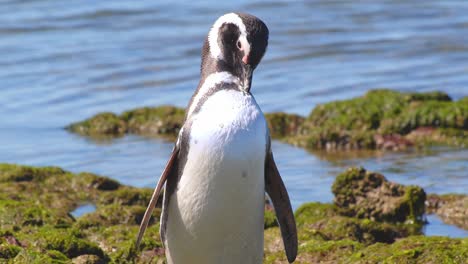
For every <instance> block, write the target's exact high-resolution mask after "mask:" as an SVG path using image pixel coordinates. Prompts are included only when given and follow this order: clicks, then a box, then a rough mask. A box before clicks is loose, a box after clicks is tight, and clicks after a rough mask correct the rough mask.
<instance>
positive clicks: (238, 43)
mask: <svg viewBox="0 0 468 264" xmlns="http://www.w3.org/2000/svg"><path fill="white" fill-rule="evenodd" d="M236 46H237V48H238V49H242V44H241V42H240V40H238V41H237V43H236Z"/></svg>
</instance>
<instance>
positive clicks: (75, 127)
mask: <svg viewBox="0 0 468 264" xmlns="http://www.w3.org/2000/svg"><path fill="white" fill-rule="evenodd" d="M67 129H69V130H70V131H73V132H75V133H78V134H81V135H87V136H98V135H104V136H105V135H122V134H124V133H125V132H126V131H127V124H126V123H125V121H123V120H122V119H121V118H120V117H119V116H117V115H116V114H114V113H100V114H97V115H95V116H93V117H92V118H90V119H87V120H84V121H82V122H78V123H74V124H71V125H69V126H68V127H67Z"/></svg>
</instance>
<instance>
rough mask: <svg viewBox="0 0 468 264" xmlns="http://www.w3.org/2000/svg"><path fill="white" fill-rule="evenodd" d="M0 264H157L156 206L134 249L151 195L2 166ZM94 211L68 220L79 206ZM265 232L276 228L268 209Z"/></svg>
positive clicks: (87, 177) (82, 177)
mask: <svg viewBox="0 0 468 264" xmlns="http://www.w3.org/2000/svg"><path fill="white" fill-rule="evenodd" d="M0 189H1V190H2V192H1V193H0V263H3V260H11V261H13V262H14V263H70V262H73V263H109V262H111V263H126V262H128V263H158V261H163V260H164V249H163V248H162V244H161V241H160V237H159V223H158V220H159V216H160V213H161V208H160V204H158V205H157V208H156V209H155V210H154V211H153V217H152V219H151V221H150V225H149V227H148V230H147V232H146V234H145V237H144V238H143V241H142V243H141V251H138V250H136V249H135V247H134V243H135V239H136V235H137V232H138V228H139V224H140V222H141V220H142V218H143V215H144V212H145V209H146V205H147V203H148V202H149V200H150V197H151V194H152V190H151V189H146V188H135V187H130V186H125V185H122V184H120V183H119V182H117V181H115V180H112V179H110V178H107V177H101V176H98V175H95V174H92V173H79V174H73V173H70V172H67V171H65V170H63V169H60V168H57V167H42V168H38V167H30V166H20V165H14V164H0ZM89 203H91V204H93V205H95V207H96V210H95V211H93V212H89V213H87V214H84V215H82V216H80V217H78V218H74V217H73V216H71V215H70V212H71V211H73V210H74V209H75V208H76V207H77V206H79V205H81V204H89ZM268 208H269V209H267V210H266V213H265V228H271V227H275V226H277V223H276V219H275V214H274V212H273V211H272V208H270V207H268Z"/></svg>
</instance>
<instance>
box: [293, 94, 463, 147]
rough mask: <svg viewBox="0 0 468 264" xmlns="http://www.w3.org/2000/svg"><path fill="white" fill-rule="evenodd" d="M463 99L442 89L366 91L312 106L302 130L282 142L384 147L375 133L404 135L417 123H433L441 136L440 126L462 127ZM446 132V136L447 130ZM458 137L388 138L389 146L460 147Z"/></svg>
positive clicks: (459, 128)
mask: <svg viewBox="0 0 468 264" xmlns="http://www.w3.org/2000/svg"><path fill="white" fill-rule="evenodd" d="M464 101H465V100H464V99H462V100H459V101H456V102H454V101H452V100H451V98H450V97H449V96H448V95H447V94H445V93H442V92H429V93H401V92H397V91H392V90H387V89H381V90H371V91H369V92H367V93H366V94H365V95H364V96H362V97H357V98H353V99H349V100H344V101H335V102H331V103H326V104H323V105H318V106H317V107H316V108H315V109H314V110H313V111H312V112H311V113H310V115H309V116H308V117H307V119H306V120H305V122H304V124H303V126H302V128H301V129H300V130H301V131H303V132H302V134H303V135H301V136H298V137H293V138H291V139H288V141H289V142H292V143H294V144H296V145H300V146H305V147H309V148H327V149H359V148H385V145H384V144H379V142H378V140H377V139H376V136H380V135H383V136H384V138H388V137H385V135H399V136H403V137H404V136H405V135H407V134H409V133H410V132H412V131H413V130H416V129H418V128H421V127H423V128H427V127H430V128H433V129H435V130H437V131H438V133H440V134H441V135H447V134H446V131H448V130H444V129H455V130H456V131H465V132H466V130H467V129H468V104H466V103H465V102H464ZM438 129H441V130H438ZM429 134H431V133H429ZM462 134H464V133H462ZM447 137H449V138H450V136H449V135H447ZM452 137H453V133H452ZM459 138H461V139H460V140H456V141H454V140H447V138H446V137H425V140H416V141H415V142H413V141H410V140H408V141H406V140H404V139H400V138H399V137H397V138H396V139H393V141H395V143H394V144H393V145H392V147H393V146H394V145H396V148H405V147H406V146H407V145H410V143H417V144H418V145H423V144H425V145H430V144H449V145H455V146H461V147H463V146H465V143H467V140H466V137H465V138H463V137H461V135H460V137H459ZM386 140H387V141H388V139H386Z"/></svg>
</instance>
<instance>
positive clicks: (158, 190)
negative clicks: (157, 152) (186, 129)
mask: <svg viewBox="0 0 468 264" xmlns="http://www.w3.org/2000/svg"><path fill="white" fill-rule="evenodd" d="M178 153H179V148H178V147H177V146H176V147H174V149H173V150H172V154H171V157H170V158H169V161H168V162H167V164H166V168H164V171H163V172H162V174H161V177H160V178H159V181H158V185H157V186H156V188H155V189H154V192H153V195H152V196H151V200H150V203H149V204H148V207H147V208H146V212H145V215H144V216H143V220H142V221H141V224H140V230H139V231H138V238H137V241H136V249H138V248H139V247H140V242H141V239H142V238H143V234H144V233H145V230H146V228H147V227H148V223H149V220H150V218H151V214H152V213H153V209H154V207H155V206H156V202H157V201H158V198H159V194H161V190H162V187H163V185H164V183H166V180H167V177H168V176H169V175H170V174H171V172H172V170H173V167H174V164H175V163H176V162H175V160H176V159H177V156H178Z"/></svg>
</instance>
